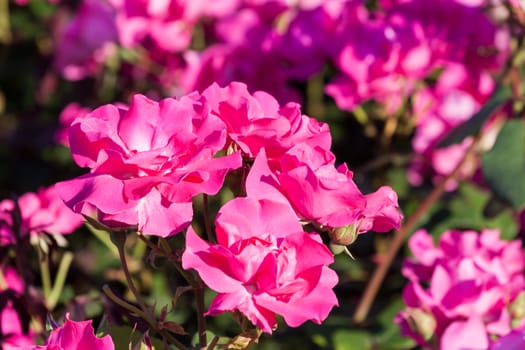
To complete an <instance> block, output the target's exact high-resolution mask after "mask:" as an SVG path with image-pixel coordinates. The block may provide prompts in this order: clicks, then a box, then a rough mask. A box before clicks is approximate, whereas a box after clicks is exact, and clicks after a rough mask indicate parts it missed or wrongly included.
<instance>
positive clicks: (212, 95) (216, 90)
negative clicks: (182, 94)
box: [202, 82, 331, 159]
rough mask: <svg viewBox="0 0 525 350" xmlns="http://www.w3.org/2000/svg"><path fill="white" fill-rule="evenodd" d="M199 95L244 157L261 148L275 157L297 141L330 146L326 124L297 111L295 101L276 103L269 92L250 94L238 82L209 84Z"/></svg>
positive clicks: (244, 86)
mask: <svg viewBox="0 0 525 350" xmlns="http://www.w3.org/2000/svg"><path fill="white" fill-rule="evenodd" d="M202 95H203V96H204V97H205V98H206V100H207V101H208V102H209V103H210V106H211V109H212V113H213V114H215V115H217V116H218V117H219V118H221V119H222V120H223V121H224V123H225V124H226V127H227V130H228V138H229V139H230V140H231V141H232V143H233V144H234V148H238V149H240V150H241V151H242V152H243V154H244V155H246V156H247V157H248V158H251V159H253V158H255V156H256V155H257V153H259V151H260V150H261V148H264V149H265V150H266V154H267V155H268V156H269V157H272V158H273V157H278V156H280V155H282V154H283V153H284V152H286V151H287V150H288V149H290V148H291V147H292V146H294V145H295V144H297V143H307V144H315V145H317V146H319V147H323V148H325V149H329V148H330V144H331V135H330V130H329V129H328V125H327V124H326V123H321V122H318V121H317V120H315V119H313V118H310V117H308V116H306V115H303V114H301V110H300V106H299V105H298V104H297V103H293V102H290V103H288V104H286V105H285V106H284V107H280V106H279V103H278V102H277V100H276V99H275V98H274V97H273V96H271V95H270V94H268V93H266V92H263V91H257V92H255V93H253V94H250V93H249V92H248V88H247V86H246V85H245V84H243V83H238V82H233V83H231V84H229V85H227V86H226V87H224V88H221V87H219V86H218V85H217V84H213V85H211V86H210V87H209V88H207V89H206V90H205V91H204V92H203V93H202Z"/></svg>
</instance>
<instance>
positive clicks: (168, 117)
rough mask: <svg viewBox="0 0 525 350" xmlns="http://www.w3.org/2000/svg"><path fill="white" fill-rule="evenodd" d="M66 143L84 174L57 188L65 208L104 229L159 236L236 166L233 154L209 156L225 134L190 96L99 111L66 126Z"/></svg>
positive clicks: (180, 225)
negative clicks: (67, 140) (120, 229)
mask: <svg viewBox="0 0 525 350" xmlns="http://www.w3.org/2000/svg"><path fill="white" fill-rule="evenodd" d="M69 140H70V143H71V153H72V155H73V159H74V160H75V162H76V163H77V164H78V165H79V166H81V167H87V168H90V173H89V174H86V175H83V176H80V177H78V178H76V179H72V180H69V181H64V182H60V183H58V184H57V185H56V186H57V189H58V191H59V193H60V196H61V197H62V199H63V200H64V201H65V202H66V204H67V205H68V206H69V207H70V208H72V209H73V210H74V211H75V212H77V213H82V214H85V215H90V216H91V215H95V216H96V219H98V220H99V221H100V222H102V223H103V224H105V225H108V226H110V227H113V228H126V229H127V228H138V230H140V231H142V232H143V233H144V234H150V235H158V236H163V237H166V236H169V235H173V234H176V233H178V232H180V231H181V230H183V229H184V228H185V227H186V226H187V225H188V224H189V222H190V221H191V219H192V216H193V209H192V202H191V201H192V197H193V196H195V195H198V194H201V193H206V194H212V195H213V194H216V193H217V192H218V191H219V189H220V188H221V187H222V184H223V180H224V177H225V175H226V173H227V172H228V171H229V170H231V169H235V168H237V167H239V166H240V165H241V158H240V155H239V154H238V153H234V154H231V155H229V156H224V157H215V155H216V153H217V152H218V151H220V150H222V149H223V147H224V145H225V142H226V128H225V125H224V123H223V122H222V121H221V120H220V119H219V118H217V117H215V116H213V115H212V114H210V113H209V107H208V105H207V104H206V103H205V102H203V101H201V99H199V97H198V96H196V95H195V94H194V95H193V96H192V97H182V98H181V99H180V100H176V99H173V98H167V99H164V100H162V101H160V102H156V101H153V100H150V99H148V98H147V97H145V96H142V95H135V96H134V97H133V99H132V102H131V105H130V107H129V109H126V108H124V107H117V106H115V105H105V106H102V107H99V108H97V109H95V110H94V111H92V112H91V113H89V114H88V115H87V116H85V117H83V118H79V119H76V120H75V121H74V122H73V124H72V125H71V128H70V131H69Z"/></svg>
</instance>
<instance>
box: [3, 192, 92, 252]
mask: <svg viewBox="0 0 525 350" xmlns="http://www.w3.org/2000/svg"><path fill="white" fill-rule="evenodd" d="M18 215H20V217H19V218H18V217H17V216H18ZM17 221H19V222H17ZM83 222H84V219H83V218H82V216H80V215H78V214H75V213H74V212H72V211H71V210H70V209H69V208H68V207H67V206H66V205H64V202H63V201H62V199H61V198H60V197H59V196H58V194H57V191H56V189H55V187H54V186H51V187H48V188H41V189H39V190H38V192H36V193H33V192H27V193H25V194H23V195H22V196H20V198H18V199H17V200H16V201H15V200H12V199H4V200H3V201H1V202H0V246H1V245H5V244H13V243H14V242H15V240H16V239H22V238H30V237H31V236H37V235H38V234H40V233H44V232H45V233H48V234H60V235H64V234H69V233H71V232H73V231H75V230H76V229H77V228H78V227H79V226H81V225H82V223H83Z"/></svg>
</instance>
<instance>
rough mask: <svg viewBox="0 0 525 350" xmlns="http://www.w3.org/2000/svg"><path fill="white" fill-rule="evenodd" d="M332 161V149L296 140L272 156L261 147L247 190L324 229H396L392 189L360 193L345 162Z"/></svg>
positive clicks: (397, 221)
mask: <svg viewBox="0 0 525 350" xmlns="http://www.w3.org/2000/svg"><path fill="white" fill-rule="evenodd" d="M334 163H335V156H334V155H333V154H332V153H331V152H329V151H327V150H324V149H322V148H321V147H310V146H309V145H307V144H298V145H297V146H295V147H294V148H292V149H290V150H289V151H288V152H287V153H286V154H284V155H283V156H282V157H280V158H279V159H275V160H273V161H270V160H268V159H267V157H266V154H265V153H264V152H260V153H259V155H258V156H257V158H256V159H255V162H254V164H253V166H252V168H251V170H250V173H249V174H248V178H247V181H246V191H247V193H248V195H249V196H252V197H254V198H260V199H262V198H269V199H271V200H274V201H279V202H282V203H287V204H288V205H290V206H291V207H292V208H293V210H294V211H295V213H296V215H297V217H299V218H300V219H301V220H304V221H308V222H311V223H314V224H315V225H317V226H318V227H320V228H323V229H324V228H326V229H335V228H340V227H346V226H348V225H353V228H354V231H355V233H356V234H357V233H363V232H366V231H370V230H374V231H378V232H386V231H389V230H391V229H393V228H398V227H399V225H400V222H401V219H402V217H403V216H402V215H401V213H400V211H399V207H398V203H397V195H396V193H395V192H394V191H393V190H392V189H391V188H390V187H386V186H385V187H382V188H380V189H379V190H377V191H376V192H374V193H372V194H368V195H363V194H362V193H361V191H360V190H359V188H358V187H357V185H356V184H355V183H354V181H353V179H352V177H353V173H352V172H351V171H350V170H348V168H347V167H346V165H345V164H342V165H340V166H339V167H337V168H336V167H335V165H334ZM353 238H355V237H353ZM352 241H353V240H352ZM350 243H351V242H350ZM346 244H349V243H346ZM346 244H344V245H346Z"/></svg>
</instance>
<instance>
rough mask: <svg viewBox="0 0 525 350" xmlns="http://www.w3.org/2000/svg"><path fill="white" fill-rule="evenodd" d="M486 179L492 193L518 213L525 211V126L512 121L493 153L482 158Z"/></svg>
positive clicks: (517, 120) (507, 124) (518, 121)
mask: <svg viewBox="0 0 525 350" xmlns="http://www.w3.org/2000/svg"><path fill="white" fill-rule="evenodd" d="M482 169H483V175H484V176H485V179H486V180H487V182H488V183H489V185H490V187H491V188H492V190H493V191H494V192H495V193H496V194H497V195H498V196H499V197H500V198H501V199H503V200H505V201H507V202H509V203H510V204H511V205H512V207H513V208H514V209H516V210H520V209H523V207H525V180H524V179H523V174H524V171H525V122H524V121H523V120H522V119H516V120H510V121H508V122H506V123H505V125H504V126H503V128H502V129H501V131H500V133H499V135H498V138H497V140H496V143H495V144H494V147H493V148H492V150H491V151H489V152H487V153H486V154H484V155H483V157H482Z"/></svg>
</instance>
